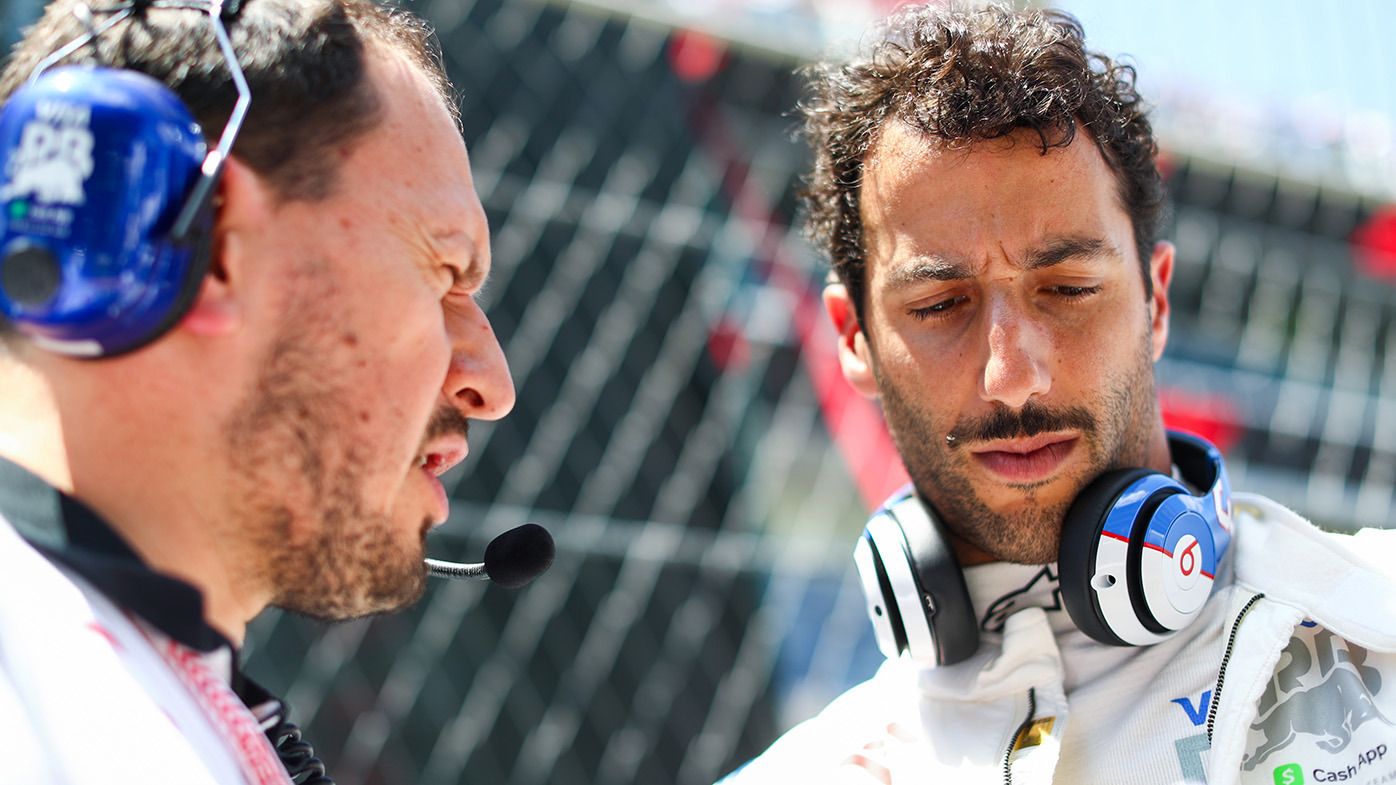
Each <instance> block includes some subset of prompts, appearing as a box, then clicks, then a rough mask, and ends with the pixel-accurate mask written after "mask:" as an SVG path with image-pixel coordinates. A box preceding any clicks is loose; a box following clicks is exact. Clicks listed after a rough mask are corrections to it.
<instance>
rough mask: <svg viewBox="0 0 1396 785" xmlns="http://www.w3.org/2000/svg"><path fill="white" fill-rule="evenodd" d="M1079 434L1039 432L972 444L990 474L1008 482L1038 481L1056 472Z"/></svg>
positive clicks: (977, 459) (980, 463)
mask: <svg viewBox="0 0 1396 785" xmlns="http://www.w3.org/2000/svg"><path fill="white" fill-rule="evenodd" d="M1078 441H1080V439H1079V437H1077V436H1075V435H1072V434H1061V433H1048V434H1039V435H1037V436H1034V437H1031V438H1028V439H1001V440H997V441H993V442H985V443H982V444H978V445H975V447H974V449H973V450H971V451H970V453H971V455H973V456H974V460H975V462H976V463H978V464H979V465H980V466H982V467H984V468H985V469H987V470H988V471H990V472H991V473H993V474H996V475H998V476H999V477H1001V478H1003V479H1004V480H1007V481H1008V482H1011V483H1017V484H1024V483H1035V482H1041V481H1043V480H1046V479H1048V478H1049V477H1051V476H1052V475H1053V474H1055V473H1056V471H1057V469H1058V468H1060V467H1061V465H1062V464H1063V463H1065V462H1066V459H1067V458H1068V457H1070V455H1071V453H1072V452H1074V451H1075V449H1076V444H1077V442H1078Z"/></svg>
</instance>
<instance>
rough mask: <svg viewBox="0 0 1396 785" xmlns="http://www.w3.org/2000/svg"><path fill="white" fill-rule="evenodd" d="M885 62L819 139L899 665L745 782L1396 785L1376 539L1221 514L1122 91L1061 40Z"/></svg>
mask: <svg viewBox="0 0 1396 785" xmlns="http://www.w3.org/2000/svg"><path fill="white" fill-rule="evenodd" d="M880 32H881V35H880V36H878V37H876V38H875V40H874V41H873V42H872V43H871V45H870V47H869V49H868V51H867V52H865V53H864V54H861V55H859V56H857V57H855V58H854V59H852V60H851V61H849V62H841V63H825V64H821V65H818V66H815V67H814V68H812V69H811V75H812V82H813V86H812V90H811V91H810V96H809V98H808V99H807V101H806V102H805V104H804V106H803V107H802V108H803V111H804V116H805V127H806V132H807V135H808V137H809V138H810V139H811V141H812V143H813V146H814V149H815V162H814V168H813V172H812V175H811V177H810V188H809V206H810V212H811V215H812V219H813V227H814V233H815V235H816V239H817V240H818V241H819V243H820V244H821V246H822V247H823V249H824V250H825V252H826V253H828V254H829V256H830V257H831V259H832V261H833V265H834V270H835V273H836V280H835V281H833V282H831V283H830V284H829V286H828V287H827V289H826V290H825V295H824V302H825V306H826V309H827V311H828V313H829V316H830V317H831V318H832V320H833V323H834V326H835V328H836V330H837V333H838V350H839V356H840V361H841V364H842V368H843V372H844V375H845V376H846V377H847V378H848V380H849V382H850V383H852V384H853V386H854V387H855V388H857V389H858V390H859V391H860V392H862V393H863V394H865V395H867V396H869V397H873V398H877V399H879V400H880V401H881V404H882V408H883V411H884V412H885V414H886V418H887V422H888V424H889V426H890V429H891V432H892V435H893V438H894V440H895V442H896V444H897V447H898V450H899V452H900V453H901V456H902V458H903V460H904V462H905V463H906V466H907V469H908V471H909V473H910V476H911V478H912V486H911V487H909V488H907V489H904V490H903V491H902V492H900V493H898V494H897V495H895V496H893V498H891V499H889V500H888V502H887V503H886V504H885V505H884V506H883V508H882V509H880V510H879V511H878V512H877V513H876V514H875V515H874V517H873V519H872V520H871V521H870V522H869V524H868V527H867V530H866V531H865V534H864V536H863V538H862V539H861V540H860V542H859V543H858V547H857V550H856V553H855V557H856V561H857V563H858V568H859V573H860V578H861V579H862V581H863V587H864V590H865V593H866V595H867V598H868V605H869V612H870V616H871V617H872V619H873V623H874V627H875V629H876V631H877V633H878V639H879V644H880V645H881V647H882V649H883V651H884V652H885V653H887V654H888V656H889V661H888V662H887V663H886V664H884V666H883V667H882V668H881V669H880V670H879V671H878V673H877V675H876V676H875V677H873V678H872V679H871V680H869V681H868V682H865V683H864V684H861V685H859V686H857V687H855V688H853V689H852V690H850V691H849V692H848V693H846V694H845V695H843V696H842V697H840V698H839V699H838V700H837V701H836V702H834V703H833V704H832V705H830V706H829V707H828V708H827V709H825V710H824V711H823V712H822V713H821V714H820V715H819V716H817V717H815V718H814V719H812V720H809V721H808V722H806V723H804V724H803V725H801V726H799V727H797V728H795V729H794V730H792V731H790V732H789V733H788V734H786V735H785V736H784V737H783V738H782V739H780V740H779V741H777V742H776V744H775V745H774V746H773V747H772V748H771V749H770V750H768V751H767V752H766V753H765V754H764V755H762V756H760V757H758V758H757V759H756V760H754V761H752V762H751V763H749V764H748V765H747V766H745V767H744V768H742V769H740V770H738V772H736V773H734V774H733V775H731V777H730V778H729V781H730V782H734V783H753V782H771V783H775V782H780V783H785V782H800V783H812V782H841V783H855V782H867V783H876V782H881V783H889V784H895V783H909V782H956V783H960V782H1010V781H1011V782H1014V783H1031V782H1052V781H1055V782H1063V783H1134V782H1147V783H1165V782H1166V783H1172V782H1201V781H1208V782H1238V781H1239V782H1246V783H1266V784H1267V785H1269V784H1270V783H1299V782H1328V781H1353V782H1388V781H1396V581H1393V575H1392V567H1391V565H1392V560H1391V556H1392V555H1393V554H1392V552H1393V544H1392V541H1391V536H1390V533H1388V532H1372V533H1369V534H1365V535H1363V539H1365V540H1367V542H1364V543H1363V544H1362V545H1361V546H1360V548H1359V547H1358V546H1357V545H1355V544H1354V543H1353V542H1352V538H1339V537H1334V536H1330V535H1325V534H1323V533H1321V532H1319V531H1317V530H1316V529H1315V528H1313V527H1312V526H1311V525H1309V524H1308V523H1307V522H1305V521H1303V520H1302V519H1300V518H1299V517H1298V516H1297V515H1295V514H1294V513H1292V512H1290V511H1288V510H1285V509H1284V508H1282V507H1280V506H1279V505H1277V504H1275V503H1274V502H1272V501H1270V500H1268V499H1264V498H1260V497H1256V496H1246V495H1238V496H1237V497H1236V498H1235V499H1234V500H1233V499H1232V497H1231V494H1230V488H1229V483H1228V481H1227V479H1226V474H1225V469H1224V467H1223V465H1222V461H1221V457H1220V454H1219V453H1218V452H1217V451H1216V450H1215V448H1213V447H1211V445H1208V444H1206V443H1205V442H1203V441H1201V440H1198V439H1195V438H1191V437H1187V436H1184V435H1180V434H1168V433H1167V432H1166V431H1165V429H1164V425H1163V420H1162V417H1161V415H1160V411H1159V405H1158V399H1157V394H1156V392H1155V386H1154V367H1153V363H1154V361H1155V360H1157V359H1158V358H1159V356H1160V355H1161V354H1162V352H1163V349H1164V344H1165V342H1166V339H1167V335H1168V318H1169V300H1168V284H1169V279H1170V277H1171V274H1172V270H1173V248H1172V247H1171V246H1170V245H1169V244H1168V243H1164V242H1156V233H1157V229H1158V224H1159V216H1160V212H1161V210H1162V207H1163V201H1164V191H1163V187H1162V185H1161V181H1160V177H1159V173H1158V169H1157V166H1156V161H1155V155H1156V145H1155V142H1154V138H1153V135H1152V131H1151V129H1150V126H1149V123H1148V120H1147V118H1146V116H1145V113H1144V110H1143V107H1142V105H1141V100H1140V97H1139V95H1138V94H1137V92H1136V91H1135V88H1134V79H1133V71H1132V69H1130V68H1129V67H1127V66H1121V65H1118V64H1116V63H1114V62H1112V61H1110V60H1109V59H1108V58H1106V57H1103V56H1100V55H1097V54H1093V53H1091V52H1089V51H1087V50H1086V49H1085V45H1084V41H1083V33H1082V31H1081V29H1080V26H1079V25H1078V24H1077V23H1076V21H1075V20H1074V19H1071V18H1070V17H1069V16H1066V15H1064V14H1060V13H1055V12H1049V11H1042V10H1028V11H1014V10H1010V9H1006V8H1001V7H990V8H986V9H980V10H966V9H953V8H952V9H949V10H946V9H932V8H913V9H907V10H905V11H903V12H900V13H899V14H897V15H895V16H893V17H892V18H891V19H890V20H889V21H888V22H887V23H886V25H885V27H884V29H883V30H881V31H880ZM1364 551H1365V552H1364ZM1381 553H1385V554H1386V556H1385V558H1382V557H1381ZM1359 554H1360V555H1359ZM1364 557H1366V558H1364Z"/></svg>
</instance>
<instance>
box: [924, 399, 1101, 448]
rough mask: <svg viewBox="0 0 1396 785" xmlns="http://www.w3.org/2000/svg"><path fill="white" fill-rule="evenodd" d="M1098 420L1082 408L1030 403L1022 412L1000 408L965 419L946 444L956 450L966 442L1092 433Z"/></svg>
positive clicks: (961, 420)
mask: <svg viewBox="0 0 1396 785" xmlns="http://www.w3.org/2000/svg"><path fill="white" fill-rule="evenodd" d="M1095 428H1096V422H1095V417H1094V416H1092V415H1091V413H1090V412H1089V411H1087V410H1085V409H1083V408H1081V407H1079V406H1071V407H1067V408H1065V409H1058V410H1053V409H1049V408H1047V407H1046V406H1044V405H1043V404H1040V403H1034V402H1032V401H1029V402H1028V403H1026V404H1024V405H1023V408H1021V409H1016V410H1015V409H1009V408H1008V407H1006V406H1005V407H1001V408H997V409H995V410H994V411H992V412H990V413H989V414H987V415H985V416H983V417H962V418H960V420H959V421H958V422H956V423H955V428H954V430H952V431H950V434H949V439H948V440H947V441H948V443H949V445H950V448H951V449H955V448H957V447H961V446H963V445H964V444H965V443H967V442H974V441H984V442H987V441H994V440H996V439H1012V438H1014V437H1020V438H1026V437H1029V436H1036V435H1037V434H1039V433H1049V432H1053V431H1071V430H1076V431H1081V432H1082V433H1093V432H1094V431H1095Z"/></svg>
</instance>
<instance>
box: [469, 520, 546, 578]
mask: <svg viewBox="0 0 1396 785" xmlns="http://www.w3.org/2000/svg"><path fill="white" fill-rule="evenodd" d="M553 552H554V548H553V536H552V535H551V534H548V530H547V529H544V528H543V527H542V526H539V525H538V524H536V523H525V524H524V525H522V526H520V527H518V528H517V529H510V530H509V531H507V532H504V533H503V534H501V535H499V536H498V537H495V538H494V539H493V540H491V541H490V544H489V545H488V546H487V547H486V548H485V573H486V574H488V575H489V576H490V580H491V581H492V582H494V583H497V584H499V585H500V586H503V587H504V588H506V589H517V588H519V587H520V586H523V585H524V584H526V583H528V582H529V581H531V580H533V579H534V578H537V577H538V576H539V575H542V574H543V573H545V572H547V570H548V568H549V567H551V566H552V564H553Z"/></svg>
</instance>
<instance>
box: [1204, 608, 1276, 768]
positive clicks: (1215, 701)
mask: <svg viewBox="0 0 1396 785" xmlns="http://www.w3.org/2000/svg"><path fill="white" fill-rule="evenodd" d="M1264 596H1265V595H1264V594H1257V595H1255V596H1254V597H1251V598H1250V600H1248V601H1247V602H1246V604H1245V607H1243V608H1241V612H1240V613H1239V614H1237V615H1236V621H1235V622H1233V623H1232V624H1231V636H1230V637H1229V638H1227V641H1226V654H1224V655H1222V662H1221V669H1220V670H1218V671H1217V686H1216V687H1213V688H1212V705H1211V706H1210V707H1208V709H1207V744H1208V745H1210V744H1211V743H1212V727H1213V726H1214V725H1215V724H1216V722H1217V707H1218V706H1220V705H1221V694H1222V683H1223V682H1225V681H1226V666H1227V665H1229V664H1231V651H1232V649H1234V648H1235V647H1236V633H1237V632H1239V631H1240V629H1241V621H1242V620H1243V619H1245V618H1246V614H1248V613H1250V612H1251V608H1253V607H1255V604H1256V603H1257V602H1259V601H1260V598H1261V597H1264Z"/></svg>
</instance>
